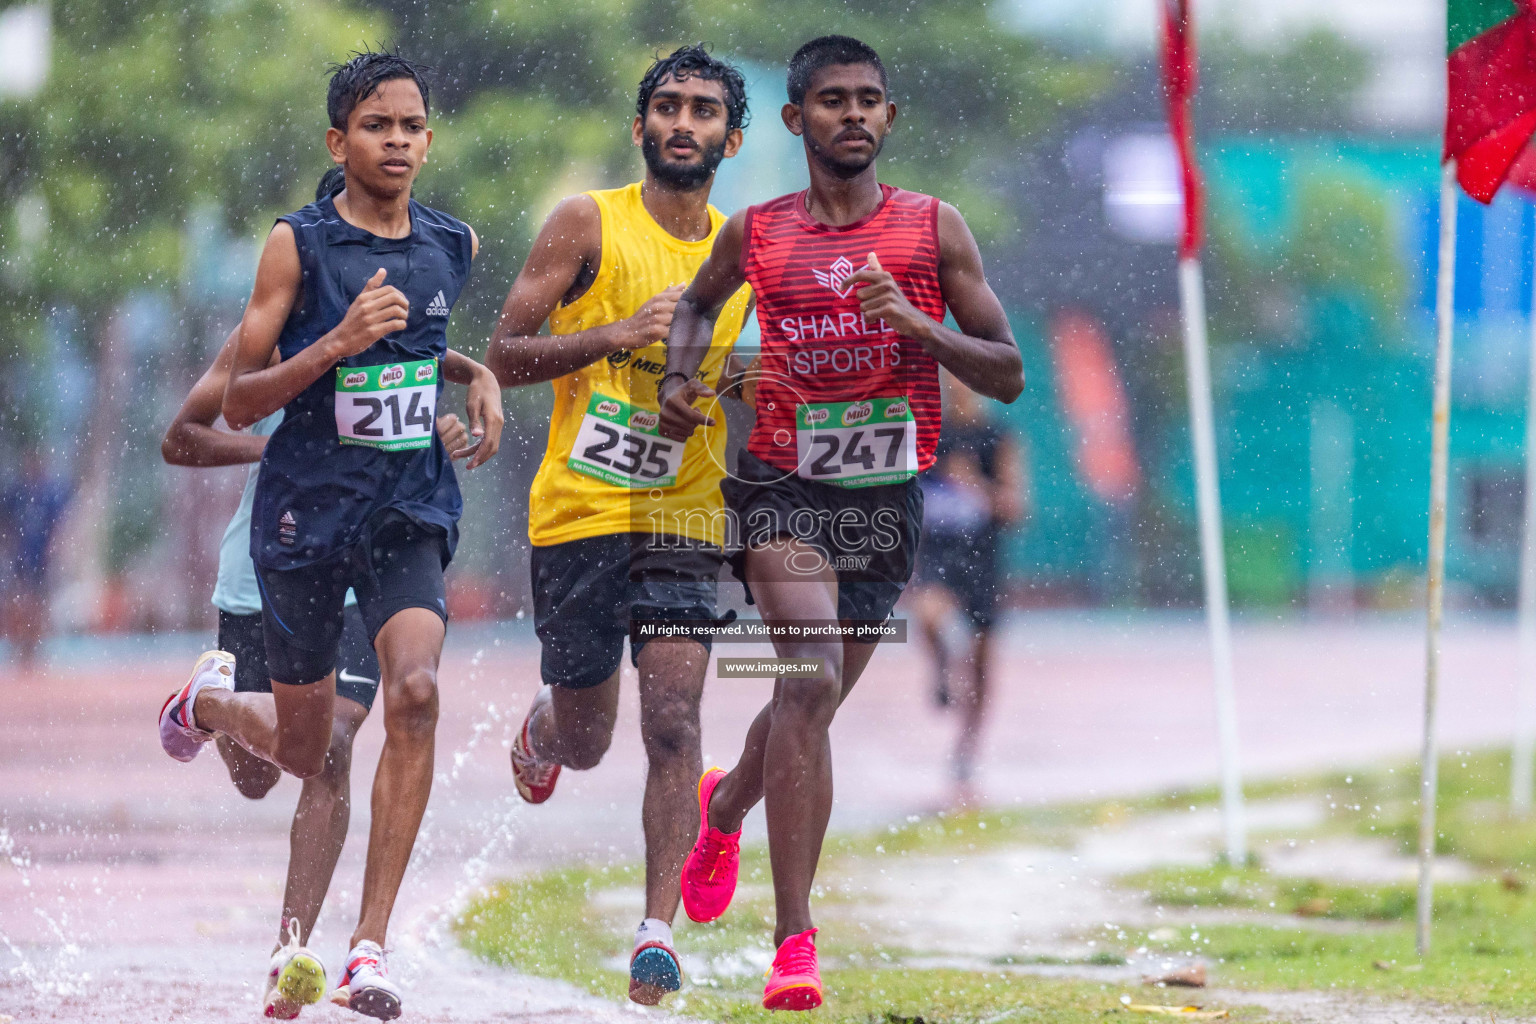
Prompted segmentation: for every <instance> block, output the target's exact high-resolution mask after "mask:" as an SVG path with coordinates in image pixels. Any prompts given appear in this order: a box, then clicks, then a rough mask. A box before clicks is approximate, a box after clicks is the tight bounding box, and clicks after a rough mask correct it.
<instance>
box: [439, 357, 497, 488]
mask: <svg viewBox="0 0 1536 1024" xmlns="http://www.w3.org/2000/svg"><path fill="white" fill-rule="evenodd" d="M443 377H444V379H446V380H448V381H450V382H452V383H454V384H467V385H469V395H468V396H467V397H466V398H465V399H464V411H465V413H466V415H467V416H468V417H469V432H470V434H471V435H472V436H474V437H476V438H478V439H479V440H478V441H477V442H476V443H475V444H474V445H466V446H464V447H463V448H460V449H458V450H457V451H452V452H449V453H448V455H449V458H454V459H458V458H462V457H463V456H465V455H472V458H471V459H470V460H469V461H468V462H467V463H465V464H464V468H465V469H466V470H470V469H474V468H476V467H477V466H483V465H484V464H485V463H486V461H487V460H488V459H489V458H490V457H491V456H492V455H495V454H496V450H497V449H498V448H500V447H501V428H502V425H503V424H504V423H505V422H506V416H505V415H504V414H503V412H502V409H501V384H500V383H499V382H498V381H497V380H496V375H495V374H494V373H492V372H491V371H490V370H489V369H487V368H486V367H484V366H482V365H481V364H479V363H477V362H475V361H474V360H473V359H471V358H469V356H466V355H465V354H464V353H462V352H455V351H454V350H453V349H449V350H448V354H447V355H445V356H444V357H443Z"/></svg>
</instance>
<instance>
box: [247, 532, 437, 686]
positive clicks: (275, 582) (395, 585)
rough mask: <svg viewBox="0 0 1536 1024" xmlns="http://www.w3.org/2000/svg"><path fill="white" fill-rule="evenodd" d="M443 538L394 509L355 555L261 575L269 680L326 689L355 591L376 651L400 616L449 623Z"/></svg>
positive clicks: (261, 571)
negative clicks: (426, 614)
mask: <svg viewBox="0 0 1536 1024" xmlns="http://www.w3.org/2000/svg"><path fill="white" fill-rule="evenodd" d="M447 562H448V549H447V544H446V538H445V537H444V535H443V532H442V531H441V530H438V529H436V528H434V527H429V526H422V525H421V524H419V523H417V522H416V521H415V520H413V519H410V518H408V517H406V516H405V515H404V514H402V513H400V512H397V511H394V510H392V509H386V510H385V511H384V512H383V513H381V514H380V515H379V516H378V517H377V519H376V521H375V522H373V523H370V524H369V529H368V530H367V531H366V532H365V533H364V535H363V537H362V538H361V539H360V540H359V541H358V542H357V543H356V544H354V545H353V546H352V547H350V548H348V549H347V550H346V551H343V552H341V553H340V554H338V555H335V556H333V557H331V558H328V559H326V560H325V561H323V562H317V563H315V564H314V565H306V566H301V567H300V568H297V569H264V568H262V567H261V566H257V567H256V580H257V582H258V583H259V584H260V585H261V606H262V607H261V614H262V634H263V636H264V637H265V641H266V648H267V673H268V674H269V675H270V676H271V677H272V678H273V679H275V680H277V681H278V682H279V683H288V684H293V685H303V684H306V683H314V682H319V681H320V680H321V679H324V678H325V677H326V675H327V674H329V673H330V671H331V669H333V668H335V667H336V665H337V658H338V655H339V652H340V648H341V637H342V627H343V624H344V616H343V614H342V602H343V601H344V600H345V598H346V594H347V588H348V587H351V588H352V590H353V591H354V592H355V593H356V594H357V610H358V612H359V613H360V615H361V616H362V622H363V627H364V631H365V633H366V636H367V638H368V641H369V643H370V644H372V642H373V640H374V639H375V638H376V637H377V636H378V635H379V630H381V629H383V628H384V624H385V623H386V622H388V621H389V620H390V618H391V617H393V616H394V615H395V614H396V613H398V612H402V611H404V610H405V609H407V608H425V609H427V610H429V611H431V612H433V613H435V614H437V615H438V616H440V617H441V618H442V620H443V622H444V623H446V622H447V621H448V601H447V591H446V590H445V589H444V586H443V569H444V567H445V566H446V565H447Z"/></svg>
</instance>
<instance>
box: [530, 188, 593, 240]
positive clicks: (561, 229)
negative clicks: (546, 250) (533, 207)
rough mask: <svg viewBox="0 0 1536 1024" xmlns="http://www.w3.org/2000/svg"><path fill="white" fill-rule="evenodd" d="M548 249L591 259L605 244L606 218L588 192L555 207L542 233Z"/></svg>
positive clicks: (569, 198) (567, 198)
mask: <svg viewBox="0 0 1536 1024" xmlns="http://www.w3.org/2000/svg"><path fill="white" fill-rule="evenodd" d="M540 235H541V236H542V239H541V241H543V243H544V244H545V245H549V246H557V247H559V248H560V249H562V250H565V251H575V252H577V253H580V254H581V255H587V254H588V253H590V252H592V251H593V250H595V249H597V248H599V247H601V246H602V244H603V215H602V213H601V212H599V210H598V208H597V200H596V199H593V198H592V197H591V196H589V195H587V194H586V193H585V192H582V193H580V194H579V195H574V196H566V197H565V198H564V199H562V200H560V202H558V203H556V204H555V208H554V209H553V210H551V211H550V214H549V216H548V217H547V218H546V219H545V221H544V229H543V230H542V231H541V232H540Z"/></svg>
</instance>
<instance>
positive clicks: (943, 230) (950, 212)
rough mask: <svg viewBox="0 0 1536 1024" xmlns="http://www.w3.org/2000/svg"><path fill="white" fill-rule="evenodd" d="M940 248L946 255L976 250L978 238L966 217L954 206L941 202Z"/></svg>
mask: <svg viewBox="0 0 1536 1024" xmlns="http://www.w3.org/2000/svg"><path fill="white" fill-rule="evenodd" d="M939 246H940V247H941V248H942V249H943V250H944V251H945V253H946V254H948V253H950V252H952V251H956V247H957V246H958V247H959V248H961V249H975V248H976V236H975V235H973V234H971V226H970V225H969V224H967V223H966V222H965V215H964V214H962V213H961V212H960V211H959V210H957V209H956V208H955V207H954V206H952V205H950V204H949V203H946V202H944V200H942V199H941V200H939Z"/></svg>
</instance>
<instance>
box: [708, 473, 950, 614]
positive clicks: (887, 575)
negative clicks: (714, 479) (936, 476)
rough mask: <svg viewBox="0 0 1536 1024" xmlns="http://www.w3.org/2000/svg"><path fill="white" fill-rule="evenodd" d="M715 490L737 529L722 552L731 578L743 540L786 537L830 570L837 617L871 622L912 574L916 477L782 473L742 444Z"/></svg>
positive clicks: (754, 542)
mask: <svg viewBox="0 0 1536 1024" xmlns="http://www.w3.org/2000/svg"><path fill="white" fill-rule="evenodd" d="M720 491H721V493H722V494H724V495H725V503H726V507H727V508H729V509H730V510H731V514H732V518H733V520H734V523H735V527H736V530H737V538H736V539H737V541H738V544H737V545H736V546H735V547H733V549H732V551H731V554H730V563H731V569H732V571H733V572H734V573H735V574H736V577H737V579H740V580H741V581H742V582H743V583H745V582H746V579H747V574H746V569H745V555H746V549H747V548H750V547H760V546H761V545H763V544H766V543H768V542H769V541H771V540H775V539H777V538H780V537H793V538H795V539H796V540H798V541H800V542H802V543H804V544H806V545H808V546H809V547H812V548H814V549H816V550H817V551H819V552H820V553H821V555H822V557H823V558H825V559H826V562H827V563H830V564H831V566H832V570H833V572H835V573H836V574H837V617H838V618H839V619H840V620H842V621H845V622H870V623H879V622H884V621H885V620H886V619H888V618H890V617H891V610H892V609H893V608H895V607H896V601H897V599H898V598H900V597H901V591H902V589H903V588H904V587H906V585H907V581H908V580H909V579H911V578H912V565H913V562H914V560H915V559H916V556H917V539H918V534H919V533H920V532H921V530H922V526H923V489H922V488H921V487H920V486H919V485H918V483H917V480H916V479H912V480H908V481H906V482H905V483H899V484H886V485H882V486H878V487H838V486H837V485H835V484H826V483H821V482H820V481H816V480H805V479H802V478H800V477H798V476H795V475H794V474H793V473H786V472H784V471H783V470H780V469H777V468H775V467H773V466H770V465H769V464H768V463H766V462H764V461H763V460H762V459H759V458H758V457H757V456H755V455H753V454H752V453H751V452H748V451H747V450H746V449H742V450H741V452H740V454H739V455H738V456H737V459H736V473H735V475H734V476H732V477H727V478H726V479H725V480H722V481H721V482H720ZM819 564H824V563H819ZM750 598H751V593H750V587H749V588H748V599H749V600H750Z"/></svg>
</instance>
